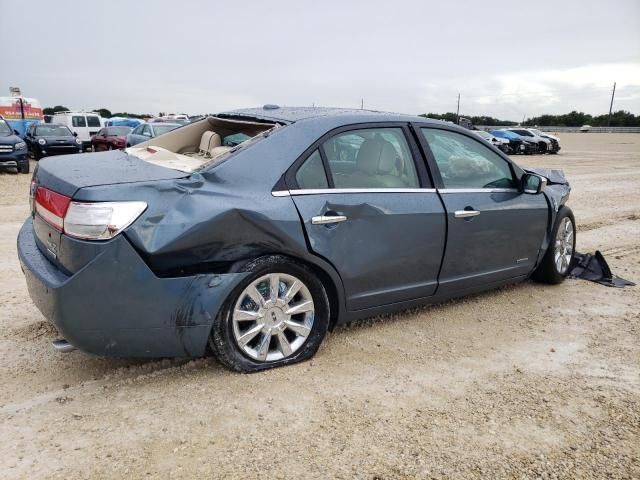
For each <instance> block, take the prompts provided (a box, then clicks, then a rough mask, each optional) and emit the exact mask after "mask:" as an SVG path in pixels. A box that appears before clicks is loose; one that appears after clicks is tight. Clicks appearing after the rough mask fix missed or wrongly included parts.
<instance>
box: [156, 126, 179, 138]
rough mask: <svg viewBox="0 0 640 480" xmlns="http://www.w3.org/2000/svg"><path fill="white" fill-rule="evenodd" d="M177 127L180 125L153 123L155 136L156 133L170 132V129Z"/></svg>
mask: <svg viewBox="0 0 640 480" xmlns="http://www.w3.org/2000/svg"><path fill="white" fill-rule="evenodd" d="M178 127H180V125H162V124H154V125H153V130H154V131H155V132H156V136H157V135H162V134H163V133H167V132H170V131H171V130H175V129H176V128H178Z"/></svg>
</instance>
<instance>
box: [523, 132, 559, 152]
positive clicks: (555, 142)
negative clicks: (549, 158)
mask: <svg viewBox="0 0 640 480" xmlns="http://www.w3.org/2000/svg"><path fill="white" fill-rule="evenodd" d="M527 130H529V131H530V132H532V133H535V134H536V135H538V136H540V137H542V138H548V139H549V141H550V142H551V145H550V146H549V150H548V152H549V153H558V152H559V151H560V139H559V138H558V137H556V136H555V135H551V134H550V133H547V132H543V131H541V130H538V129H537V128H528V129H527Z"/></svg>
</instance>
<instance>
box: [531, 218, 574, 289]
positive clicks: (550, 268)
mask: <svg viewBox="0 0 640 480" xmlns="http://www.w3.org/2000/svg"><path fill="white" fill-rule="evenodd" d="M575 225H576V221H575V219H574V217H573V212H572V211H571V209H570V208H569V207H562V208H561V209H560V211H559V212H558V217H557V218H556V224H555V225H554V227H553V229H552V231H551V238H552V240H551V243H550V244H549V248H548V249H547V253H545V255H544V257H543V259H542V262H540V265H538V268H537V269H536V271H535V272H534V273H533V275H532V277H533V279H534V280H537V281H539V282H543V283H550V284H558V283H562V282H563V281H564V279H565V278H566V277H567V275H568V274H569V269H570V266H571V260H573V253H574V252H575V249H576V227H575Z"/></svg>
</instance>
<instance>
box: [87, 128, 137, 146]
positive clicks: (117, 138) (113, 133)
mask: <svg viewBox="0 0 640 480" xmlns="http://www.w3.org/2000/svg"><path fill="white" fill-rule="evenodd" d="M132 130H133V128H131V127H106V128H103V129H102V130H100V131H98V133H96V134H95V135H94V136H93V137H91V150H92V151H93V152H100V151H103V150H118V149H119V150H122V149H124V148H126V146H127V135H129V134H130V133H131V131H132Z"/></svg>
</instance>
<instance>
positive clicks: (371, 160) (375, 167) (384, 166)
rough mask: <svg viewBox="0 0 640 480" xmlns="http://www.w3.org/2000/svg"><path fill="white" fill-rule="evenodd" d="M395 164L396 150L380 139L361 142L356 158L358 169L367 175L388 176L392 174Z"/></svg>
mask: <svg viewBox="0 0 640 480" xmlns="http://www.w3.org/2000/svg"><path fill="white" fill-rule="evenodd" d="M397 163H398V153H397V152H396V149H395V148H394V147H393V145H392V144H391V143H390V142H388V141H386V140H384V139H382V138H372V139H368V140H365V141H364V142H362V145H360V150H358V155H357V157H356V164H357V166H358V169H359V170H361V171H363V172H365V173H367V174H369V175H380V174H382V175H388V174H390V173H391V172H393V169H394V168H395V167H396V166H397Z"/></svg>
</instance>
